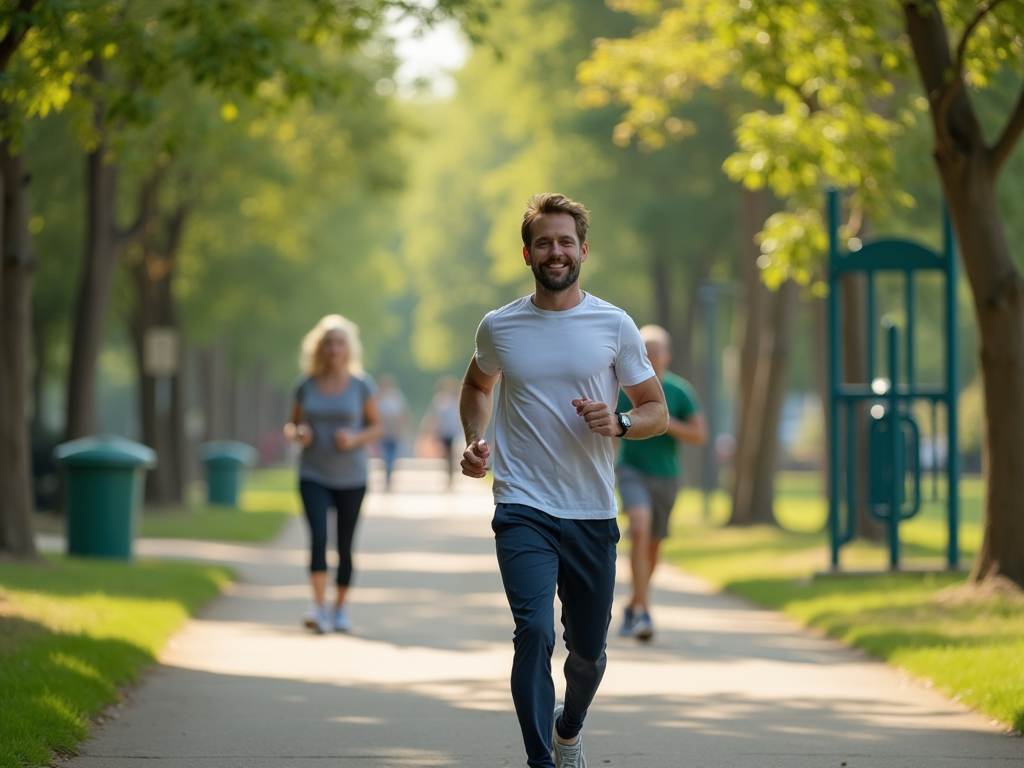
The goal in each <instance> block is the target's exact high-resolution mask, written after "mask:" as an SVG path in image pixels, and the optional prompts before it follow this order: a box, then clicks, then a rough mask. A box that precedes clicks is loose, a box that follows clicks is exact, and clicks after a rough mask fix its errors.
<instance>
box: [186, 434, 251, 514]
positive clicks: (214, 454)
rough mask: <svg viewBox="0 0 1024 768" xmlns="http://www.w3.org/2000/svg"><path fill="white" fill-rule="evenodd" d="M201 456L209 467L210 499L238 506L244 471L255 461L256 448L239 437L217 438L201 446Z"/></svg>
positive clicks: (208, 495)
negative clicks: (240, 440) (238, 438)
mask: <svg viewBox="0 0 1024 768" xmlns="http://www.w3.org/2000/svg"><path fill="white" fill-rule="evenodd" d="M199 455H200V456H201V457H202V459H203V465H204V466H205V467H206V491H207V499H208V500H209V502H210V503H211V504H222V505H224V506H228V507H237V506H238V496H239V494H240V493H241V492H242V478H243V475H244V473H245V470H246V469H247V468H248V467H251V466H253V465H254V464H255V463H256V458H257V456H258V454H257V453H256V449H255V448H253V447H252V446H251V445H246V444H245V443H241V442H239V441H237V440H214V441H212V442H209V443H203V444H202V445H201V446H199Z"/></svg>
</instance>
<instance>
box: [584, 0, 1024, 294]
mask: <svg viewBox="0 0 1024 768" xmlns="http://www.w3.org/2000/svg"><path fill="white" fill-rule="evenodd" d="M613 7H615V8H617V9H619V10H622V11H626V12H629V13H633V14H637V15H639V16H640V17H641V21H642V22H643V24H644V26H643V28H641V29H640V30H639V31H637V32H636V33H635V34H633V35H632V36H631V37H628V38H620V39H614V40H598V41H597V43H596V44H595V48H594V51H593V53H592V55H591V56H590V58H589V59H588V60H587V61H585V62H584V63H583V64H581V65H580V70H579V81H580V84H581V86H582V91H581V99H582V100H583V101H584V102H585V103H587V104H588V105H592V106H601V105H604V104H607V103H611V102H614V103H617V104H621V105H624V106H625V107H627V112H626V113H625V115H624V117H623V122H622V123H621V124H620V125H619V126H618V127H617V128H616V129H615V131H614V134H613V137H614V140H615V141H617V142H621V141H623V140H630V139H631V138H633V137H635V138H636V139H637V140H639V141H640V142H642V143H644V144H646V145H648V146H651V147H654V148H658V147H661V146H664V145H665V142H666V140H667V139H668V138H670V137H677V136H679V129H678V117H677V116H676V115H675V113H674V111H675V109H676V108H677V106H678V105H679V104H683V103H686V102H688V101H689V100H690V99H692V98H693V97H694V95H695V94H696V93H698V92H699V91H700V90H701V89H703V88H710V89H714V90H723V91H726V92H728V93H729V94H730V96H731V97H732V99H733V100H734V103H735V104H736V110H735V119H736V131H735V136H736V151H735V152H734V153H733V154H732V155H731V156H730V157H729V159H728V160H727V161H726V163H725V164H724V168H725V171H726V173H728V175H729V177H730V178H731V179H733V180H734V181H740V182H742V183H743V184H745V185H746V186H747V187H750V188H752V189H756V188H759V187H764V186H767V187H769V188H770V189H771V190H772V191H773V192H774V193H775V194H776V195H777V196H778V197H779V198H780V199H781V200H783V201H784V202H785V204H786V211H785V212H783V213H782V214H779V215H778V216H777V217H775V218H774V220H773V221H772V222H771V223H770V228H771V229H772V230H773V232H772V233H770V234H769V233H767V232H766V233H763V234H762V238H761V248H762V251H763V253H764V255H765V260H764V261H763V263H762V266H763V267H764V268H765V269H768V270H769V273H768V275H767V276H766V279H767V280H768V281H769V282H770V283H775V284H777V283H779V282H781V280H782V278H783V277H784V276H790V277H793V278H794V279H796V280H798V281H800V282H802V283H807V282H809V281H810V280H811V278H812V275H813V270H812V269H809V266H810V265H811V264H813V262H814V261H816V260H820V258H821V256H822V255H823V252H824V248H823V243H822V238H821V231H822V224H821V211H822V209H823V202H824V200H823V195H824V192H825V190H826V189H827V188H828V187H829V186H835V187H839V188H843V189H847V190H849V192H850V195H849V204H850V207H851V209H852V210H853V212H854V215H853V217H852V218H853V220H854V222H857V221H860V220H861V219H862V217H863V215H864V214H867V215H869V216H870V217H871V218H873V219H876V220H879V219H885V218H887V217H889V216H890V215H891V214H892V212H893V211H892V209H893V206H894V205H896V206H910V205H912V204H913V198H912V197H911V196H910V195H909V194H908V192H907V190H906V188H905V187H904V186H902V185H901V184H900V183H899V178H898V173H897V159H896V155H897V153H898V152H899V151H900V150H901V143H900V140H901V138H903V137H905V136H906V135H907V132H908V130H910V129H913V128H914V127H915V126H916V124H917V122H918V119H919V115H920V114H921V113H922V112H925V111H926V110H927V109H928V108H929V101H928V99H927V98H926V95H924V94H921V93H920V91H919V89H918V86H917V85H916V79H915V78H914V77H913V75H912V71H911V70H912V68H911V62H912V57H911V52H910V46H909V40H908V39H907V36H906V35H905V34H904V33H903V17H902V15H901V13H900V11H901V4H899V3H894V2H889V1H888V0H875V1H873V2H859V1H858V2H853V1H852V0H827V1H826V2H807V0H781V1H777V0H770V1H769V0H740V1H739V2H736V3H720V2H716V1H715V0H649V1H645V2H637V1H636V0H619V1H618V2H614V3H613ZM977 11H978V4H977V3H975V2H973V0H945V1H944V2H942V3H940V4H939V6H938V7H936V8H935V12H941V13H942V14H943V18H944V19H945V20H946V22H947V25H948V26H949V27H951V28H952V30H953V31H954V33H962V31H963V30H964V29H965V27H967V25H968V24H969V23H970V21H971V20H972V19H973V18H974V17H975V14H976V13H977ZM1022 29H1024V7H1022V6H1021V5H1020V4H1019V3H1001V4H998V5H997V6H996V7H994V8H993V10H992V11H991V12H990V13H988V14H986V15H984V16H983V18H981V21H980V23H979V24H978V25H977V27H976V28H975V29H974V34H973V35H972V36H971V37H970V38H969V41H968V44H967V45H966V48H965V51H964V59H963V66H964V71H965V72H966V81H967V83H968V85H970V86H971V87H972V88H974V89H983V88H986V87H989V86H991V85H993V84H994V83H995V82H996V81H997V80H998V79H999V77H1000V76H1001V73H1005V72H1006V71H1011V72H1014V73H1016V75H1017V76H1018V77H1019V76H1020V75H1021V74H1022V73H1024V38H1022V37H1021V31H1022ZM950 75H951V76H952V73H950ZM1018 90H1019V85H1018ZM921 138H922V137H921V136H916V137H915V139H914V143H913V144H908V145H902V146H908V147H912V148H913V150H914V151H919V149H920V140H921ZM787 219H790V221H786V220H787ZM804 232H806V233H808V234H810V235H811V242H810V243H807V242H804V241H803V240H802V238H801V235H802V233H804ZM856 234H857V232H856V227H855V226H851V227H848V229H847V232H846V237H853V236H855V235H856Z"/></svg>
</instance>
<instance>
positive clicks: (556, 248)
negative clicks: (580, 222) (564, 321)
mask: <svg viewBox="0 0 1024 768" xmlns="http://www.w3.org/2000/svg"><path fill="white" fill-rule="evenodd" d="M530 235H531V238H530V239H531V244H530V248H529V249H527V248H523V258H525V259H526V263H527V264H529V265H530V268H531V269H532V270H533V274H534V276H535V277H536V278H537V282H538V283H540V284H541V286H543V287H544V288H545V289H547V290H548V291H551V292H552V293H558V292H560V291H564V290H565V289H567V288H569V287H571V286H572V285H573V284H574V283H575V282H576V281H577V280H578V279H579V276H580V265H581V264H582V263H583V262H584V261H586V259H587V244H586V243H582V244H581V243H580V238H579V235H578V234H577V232H576V220H575V219H574V218H573V217H572V216H570V215H569V214H568V213H543V214H541V215H540V216H538V217H537V218H536V219H534V220H533V222H532V223H531V224H530Z"/></svg>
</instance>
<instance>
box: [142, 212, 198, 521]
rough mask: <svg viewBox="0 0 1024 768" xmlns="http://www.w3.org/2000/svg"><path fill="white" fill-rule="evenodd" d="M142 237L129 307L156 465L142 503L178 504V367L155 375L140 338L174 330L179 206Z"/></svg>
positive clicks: (145, 427)
mask: <svg viewBox="0 0 1024 768" xmlns="http://www.w3.org/2000/svg"><path fill="white" fill-rule="evenodd" d="M158 224H159V225H158V226H155V227H152V228H150V231H148V232H147V233H146V235H145V236H144V237H143V248H142V253H141V255H140V258H139V259H138V260H137V261H136V262H135V263H134V264H133V265H132V269H131V273H132V278H133V281H134V283H135V307H134V310H133V312H132V317H131V333H132V339H133V342H134V347H135V358H136V362H137V367H138V382H139V408H140V417H141V424H142V442H144V443H145V444H146V445H148V446H149V447H150V448H152V449H153V450H155V451H156V452H157V456H158V457H159V461H158V462H157V466H156V468H155V469H154V470H153V471H152V472H149V473H148V474H147V476H146V492H145V499H146V503H147V504H149V505H151V506H157V507H160V506H180V505H181V504H182V503H183V501H184V498H185V477H184V476H185V473H184V469H183V466H182V458H183V447H184V431H185V430H184V410H183V407H182V405H183V397H182V394H181V390H182V388H183V386H184V378H183V376H182V371H181V368H180V364H181V359H182V356H181V354H180V350H179V354H178V362H179V366H178V369H177V370H176V371H175V372H174V373H173V374H170V375H162V376H155V375H154V374H153V372H152V371H150V370H148V368H147V362H146V339H147V336H148V335H149V333H150V332H151V331H152V330H154V329H156V328H169V329H172V330H174V331H177V329H178V319H177V313H176V311H175V307H174V296H173V292H172V288H173V278H174V259H175V255H176V254H177V250H178V246H179V244H180V242H181V235H182V232H183V230H184V226H185V211H184V210H183V209H180V210H178V211H176V212H175V213H174V214H173V215H171V216H169V217H165V218H163V219H161V220H159V222H158Z"/></svg>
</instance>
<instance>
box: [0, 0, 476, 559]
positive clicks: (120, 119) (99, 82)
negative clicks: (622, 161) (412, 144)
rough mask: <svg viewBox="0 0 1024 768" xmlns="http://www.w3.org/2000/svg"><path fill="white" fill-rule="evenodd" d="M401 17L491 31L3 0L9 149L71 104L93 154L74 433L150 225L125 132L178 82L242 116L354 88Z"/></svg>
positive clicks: (20, 505) (20, 364)
mask: <svg viewBox="0 0 1024 768" xmlns="http://www.w3.org/2000/svg"><path fill="white" fill-rule="evenodd" d="M392 11H397V12H399V13H405V14H407V15H412V16H416V17H418V18H419V19H420V20H421V21H422V22H423V23H425V24H429V23H433V22H435V21H437V20H438V19H441V18H446V17H456V18H460V19H463V20H464V21H465V22H466V23H467V24H468V26H469V27H470V28H476V27H478V26H479V25H480V24H481V23H482V22H483V21H484V20H485V16H486V14H485V11H484V8H483V6H482V5H479V4H477V3H476V2H475V1H474V0H442V2H439V3H436V4H434V5H432V6H431V7H429V8H428V7H421V6H419V5H409V4H406V3H403V2H394V1H393V0H371V2H368V3H362V4H358V5H353V6H346V7H344V8H342V7H339V6H336V5H334V4H330V3H322V2H319V1H318V0H308V2H303V3H290V2H288V3H286V2H272V3H264V4H261V5H259V6H258V7H257V6H253V5H252V4H248V3H244V2H238V1H231V0H229V1H228V2H218V3H199V2H193V1H192V0H165V1H164V2H157V3H151V4H145V5H140V4H133V3H128V2H123V1H117V0H116V1H115V2H113V3H109V2H100V1H99V0H61V1H60V2H57V1H56V0H53V1H52V2H51V1H48V0H35V2H32V1H31V0H18V2H5V3H3V4H2V5H0V64H2V67H0V74H2V77H3V81H2V83H0V108H2V115H0V123H2V124H0V138H4V139H10V140H11V142H10V144H9V146H10V147H11V148H13V149H15V150H16V151H20V146H21V145H20V139H21V137H22V135H23V134H24V131H25V128H26V124H27V123H29V122H30V121H31V120H33V119H38V118H43V117H46V116H47V114H49V113H50V112H52V111H60V110H64V111H66V112H68V113H69V114H71V115H72V116H73V122H74V124H75V125H76V127H77V129H78V130H77V132H76V133H77V136H78V138H79V140H80V141H81V142H82V144H83V146H86V147H87V148H89V149H90V150H91V151H92V154H93V162H91V163H90V164H89V168H90V180H89V184H88V189H89V191H90V194H91V200H90V211H91V212H92V213H93V216H92V217H91V219H90V222H89V232H90V236H89V240H90V242H91V246H92V247H90V248H89V249H88V251H87V256H88V259H87V263H86V268H85V269H84V270H83V283H84V285H85V286H86V288H84V289H82V290H80V292H79V296H80V300H79V302H78V303H79V308H78V310H77V312H76V314H77V316H78V318H79V322H76V324H75V334H76V339H75V341H74V343H73V350H74V351H73V355H72V356H73V363H72V377H71V379H72V380H71V382H70V385H69V387H68V391H69V393H70V395H71V398H72V399H71V400H70V401H69V414H70V416H69V419H70V425H71V428H70V429H69V432H68V434H69V436H78V435H79V434H81V433H82V432H88V431H91V430H90V427H91V422H92V419H91V412H92V407H93V404H92V401H91V397H90V395H91V392H92V381H93V378H94V371H95V356H96V354H97V353H98V339H99V335H100V334H99V332H98V329H100V328H102V324H103V320H104V316H105V314H106V306H105V298H106V296H107V295H109V280H110V276H111V275H112V274H113V270H112V268H111V267H110V264H111V263H115V262H116V261H117V258H116V257H117V256H118V254H120V253H123V252H124V248H125V246H127V245H128V244H129V242H130V240H131V239H132V238H128V237H125V235H127V234H132V235H138V234H141V232H142V230H143V228H144V226H143V225H144V223H145V219H146V217H145V216H140V217H139V220H138V221H139V225H140V226H138V227H130V228H128V229H127V230H122V228H121V227H119V224H122V223H123V222H122V221H120V220H119V216H117V214H116V205H117V201H118V193H117V175H118V168H117V166H116V164H112V163H111V162H110V161H111V160H112V159H115V158H114V154H115V152H116V147H115V146H114V145H112V144H110V143H108V142H109V141H110V139H111V138H115V139H116V134H117V132H118V131H120V130H122V129H123V128H125V127H126V126H132V125H140V124H146V123H147V122H148V121H149V120H151V119H152V114H153V112H152V107H153V102H154V100H155V99H157V98H158V97H159V95H160V94H161V93H162V92H163V89H164V88H165V87H166V86H167V84H168V83H169V82H172V81H174V80H175V79H177V80H179V81H180V80H185V81H188V82H191V83H192V84H193V86H195V87H196V88H202V89H206V90H207V91H210V92H216V93H218V94H220V95H221V97H222V99H223V101H224V107H223V109H224V114H225V116H227V115H229V114H231V113H232V112H234V111H236V110H237V106H236V102H240V101H246V100H250V101H256V102H259V103H260V104H263V105H265V106H266V107H268V108H271V109H272V108H275V107H280V106H281V105H285V104H287V103H290V102H293V101H295V100H296V99H297V98H300V97H302V96H304V95H309V94H313V93H318V94H321V95H323V96H329V95H330V94H332V93H337V92H340V91H344V90H345V88H346V83H347V81H346V78H345V72H344V69H345V67H344V64H345V60H346V57H347V56H348V55H349V54H351V53H353V52H355V51H357V50H358V49H359V46H360V45H361V44H363V43H364V42H366V41H368V40H374V41H376V40H377V39H378V37H377V34H378V30H379V28H380V25H381V23H382V22H383V20H384V19H385V17H386V16H387V15H388V14H389V13H391V12H392ZM374 44H377V43H376V42H375V43H374ZM326 50H330V51H332V56H331V57H328V59H327V60H326V61H325V60H317V58H316V56H317V55H318V53H319V52H322V51H326ZM325 64H326V66H325ZM339 64H341V66H338V65H339ZM112 132H113V136H112ZM22 186H23V185H20V184H18V185H13V186H10V185H9V189H15V190H17V191H18V192H19V193H20V192H21V190H22ZM23 218H25V220H26V222H27V217H23ZM23 240H24V242H28V239H27V238H24V239H23ZM9 263H10V264H12V265H19V266H18V268H19V269H22V270H27V269H28V268H29V267H30V259H24V258H20V257H19V258H18V259H13V260H11V261H10V262H9ZM27 285H28V283H27V281H25V280H23V279H19V281H18V283H17V287H18V293H17V294H16V296H17V299H18V301H19V302H20V305H19V308H18V311H13V310H11V308H7V309H5V310H4V311H5V312H7V311H8V310H11V311H10V314H9V315H8V317H10V318H15V319H18V321H19V324H17V325H14V326H12V324H11V323H6V324H5V325H4V326H3V333H4V334H6V335H8V336H9V337H10V339H11V341H10V343H8V341H7V339H5V340H4V344H3V347H4V349H5V350H11V351H12V354H13V355H16V356H22V355H27V350H28V349H29V344H28V343H27V342H26V339H27V333H28V329H29V324H28V318H29V316H30V313H29V312H27V311H22V310H23V309H24V308H25V307H28V306H30V304H29V302H30V297H29V295H28V293H27ZM12 306H13V305H12ZM26 359H27V358H24V357H18V359H17V360H16V361H15V362H14V363H13V365H14V366H15V367H14V369H12V370H2V371H0V379H2V380H4V381H8V380H12V379H16V380H17V381H19V382H20V381H22V380H23V379H24V377H25V376H26V375H27V372H26V366H25V360H26ZM5 365H6V363H5ZM19 393H20V394H19ZM0 394H3V395H5V397H4V398H3V399H2V401H0V410H2V411H3V413H2V414H0V444H2V445H3V446H4V447H3V450H8V447H10V450H12V451H14V452H15V453H16V454H17V455H15V456H13V457H6V456H2V457H0V467H2V468H0V473H2V474H0V488H2V489H3V493H5V494H7V493H8V492H10V494H11V496H10V499H7V498H5V499H3V500H0V523H2V525H0V529H2V530H5V531H6V530H8V529H10V530H13V529H14V528H11V525H14V523H15V522H17V525H14V527H20V528H26V527H27V521H28V519H29V516H30V513H31V504H30V502H29V501H27V499H28V498H29V496H28V494H27V493H24V492H23V490H24V489H26V488H27V483H28V478H27V476H26V477H22V475H24V474H25V473H23V472H22V471H21V468H23V467H27V461H25V459H26V458H27V450H28V446H27V441H26V440H25V439H23V438H18V437H17V436H18V434H20V433H22V432H23V431H24V427H25V424H24V414H25V412H26V408H25V403H24V402H23V398H24V387H21V386H20V385H18V386H16V387H12V388H10V389H5V390H4V391H3V393H0ZM6 395H10V396H9V397H7V396H6ZM18 397H21V398H22V401H20V402H18V401H17V398H18ZM8 438H12V439H10V440H8ZM8 458H10V460H8ZM8 501H9V502H10V503H6V502H8ZM23 523H25V525H22V524H23ZM9 524H10V525H9ZM22 538H23V539H24V538H25V537H22ZM27 541H28V543H24V542H22V543H17V542H15V543H12V542H11V541H7V540H3V541H0V551H4V552H13V553H16V554H24V555H26V556H30V555H31V554H32V545H31V537H28V538H27ZM19 548H21V549H20V550H19Z"/></svg>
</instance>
